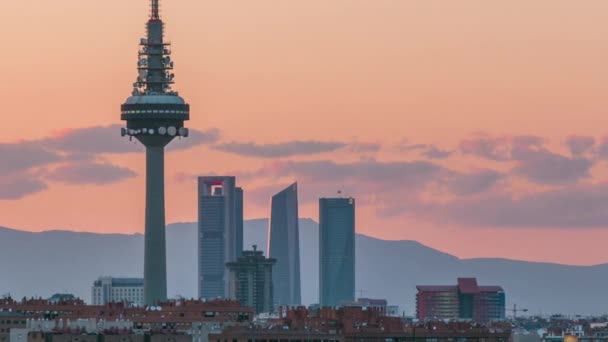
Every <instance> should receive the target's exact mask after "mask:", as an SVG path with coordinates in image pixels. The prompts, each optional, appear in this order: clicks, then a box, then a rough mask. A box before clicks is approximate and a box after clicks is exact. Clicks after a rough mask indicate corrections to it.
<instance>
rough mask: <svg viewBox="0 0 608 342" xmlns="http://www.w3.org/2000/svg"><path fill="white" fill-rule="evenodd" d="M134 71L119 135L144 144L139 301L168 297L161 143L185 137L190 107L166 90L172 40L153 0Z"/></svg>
mask: <svg viewBox="0 0 608 342" xmlns="http://www.w3.org/2000/svg"><path fill="white" fill-rule="evenodd" d="M137 70H138V76H137V80H136V82H135V83H133V91H132V96H131V97H129V98H128V99H127V100H126V102H125V103H124V104H123V105H122V106H121V112H122V114H121V119H122V120H124V121H126V127H124V128H122V129H121V135H122V136H129V139H132V138H133V137H134V138H135V139H137V140H138V141H139V142H141V143H142V144H143V145H144V146H145V147H146V227H145V256H144V302H145V304H148V305H152V304H155V303H158V302H161V301H164V300H166V299H167V266H166V241H165V183H164V178H165V177H164V172H165V171H164V168H165V150H164V148H165V146H166V145H167V144H169V143H170V142H171V141H172V140H173V139H175V138H176V137H184V138H185V137H187V136H188V129H187V128H185V127H184V121H185V120H188V119H189V118H190V106H189V105H188V104H187V103H186V102H185V101H184V99H182V98H181V97H180V96H179V94H178V93H177V92H175V91H173V90H172V89H171V85H172V84H173V76H174V75H173V73H172V70H173V61H172V60H171V44H170V43H167V42H165V41H164V24H163V22H162V20H161V19H160V15H159V1H158V0H151V13H150V19H149V20H148V23H147V37H146V38H142V39H141V41H140V49H139V58H138V61H137Z"/></svg>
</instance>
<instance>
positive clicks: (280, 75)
mask: <svg viewBox="0 0 608 342" xmlns="http://www.w3.org/2000/svg"><path fill="white" fill-rule="evenodd" d="M147 8H148V3H147V1H145V0H129V1H124V0H106V1H101V2H100V1H97V2H95V1H81V0H54V1H42V0H19V1H16V0H10V1H3V2H2V3H1V4H0V32H5V34H4V35H3V40H4V42H3V44H4V46H5V47H6V48H5V49H4V50H3V53H2V57H0V61H2V64H3V82H0V99H1V100H2V104H3V108H2V111H1V114H0V115H1V117H2V124H3V129H2V136H1V137H0V160H1V162H0V225H2V226H6V227H11V228H15V229H21V230H28V231H43V230H50V229H64V230H74V231H91V232H104V233H137V232H142V231H143V217H144V213H143V209H144V181H145V179H144V171H145V170H144V162H145V160H144V154H143V153H142V151H143V149H142V148H141V146H138V145H137V144H136V143H134V142H129V141H128V140H127V139H124V138H121V137H120V127H121V125H122V123H121V122H120V104H121V103H122V102H124V100H125V99H126V98H127V97H128V96H129V94H130V92H131V84H132V83H133V82H134V80H135V78H136V76H137V73H136V61H137V60H136V58H137V44H138V41H139V38H141V37H143V36H144V34H145V26H144V25H145V22H146V20H147V14H146V13H147ZM607 11H608V2H606V1H604V0H588V1H585V2H584V4H581V3H580V2H575V1H563V0H537V1H527V0H513V1H504V2H490V1H487V0H461V1H448V2H446V1H443V0H407V1H406V0H332V1H327V0H289V1H275V0H257V1H247V0H229V1H224V0H222V1H219V0H214V1H212V0H164V1H163V2H162V16H163V19H164V20H165V23H166V36H167V38H168V39H169V40H171V41H172V43H173V60H174V61H175V65H176V69H175V74H176V78H175V81H176V85H175V87H174V88H175V90H177V91H179V92H180V95H181V96H183V97H184V98H185V99H186V100H187V101H188V102H189V103H190V105H191V120H190V121H189V122H188V124H187V126H188V127H189V128H191V130H192V132H193V134H192V136H191V137H190V138H188V139H184V140H182V141H175V142H173V143H172V145H171V147H170V148H169V150H168V153H167V157H166V193H167V197H166V208H167V221H168V222H184V221H195V220H196V218H197V213H196V176H199V175H220V174H228V175H236V176H237V177H238V178H237V182H238V183H239V185H240V186H242V187H243V188H244V189H245V193H246V195H245V201H246V203H245V216H246V218H260V217H267V216H268V215H269V202H270V197H271V195H272V194H273V193H275V192H278V191H280V190H281V189H282V188H284V187H286V186H287V185H289V184H290V183H291V182H293V181H298V182H299V190H300V203H301V206H300V216H301V217H310V218H313V219H317V218H318V201H317V199H318V198H319V197H330V196H336V194H337V192H338V191H342V193H343V194H345V195H348V196H353V197H355V198H356V199H357V231H358V232H359V233H362V234H366V235H370V236H374V237H378V238H383V239H394V240H397V239H407V240H417V241H419V242H421V243H423V244H426V245H428V246H430V247H433V248H436V249H439V250H441V251H444V252H448V253H451V254H454V255H457V256H459V257H462V258H473V257H502V258H512V259H521V260H532V261H550V262H557V263H566V264H576V265H592V264H598V263H606V262H608V255H606V254H605V252H604V251H605V243H604V242H605V241H606V240H607V239H608V229H607V228H608V164H607V161H608V128H606V125H605V123H606V122H607V121H606V119H605V116H606V109H605V108H607V106H606V101H605V99H606V96H605V94H606V93H607V91H608V68H607V67H605V64H606V61H607V60H608V39H607V37H608V25H606V22H605V13H606V12H607Z"/></svg>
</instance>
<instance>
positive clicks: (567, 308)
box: [0, 219, 608, 314]
mask: <svg viewBox="0 0 608 342" xmlns="http://www.w3.org/2000/svg"><path fill="white" fill-rule="evenodd" d="M267 227H268V220H266V219H260V220H249V221H246V223H245V244H246V247H250V246H251V245H253V244H257V245H258V246H263V247H264V248H265V246H266V243H267V242H266V238H267V234H266V229H267ZM196 241H197V237H196V224H195V223H176V224H172V225H169V226H168V228H167V254H168V255H167V258H168V272H169V274H168V276H169V284H168V285H169V295H170V296H175V295H178V294H179V295H182V296H184V297H195V296H196V278H197V274H196V269H197V268H196V254H197V253H196ZM317 241H318V226H317V223H315V222H314V221H312V220H310V219H302V220H301V222H300V244H301V246H300V251H301V253H302V255H301V270H302V276H301V279H302V299H303V300H304V302H305V303H306V304H310V303H314V302H317V298H318V243H317ZM0 263H1V265H2V266H1V267H0V294H2V293H8V292H10V293H11V294H12V295H13V296H14V297H17V298H21V297H23V296H33V295H35V296H42V297H47V296H49V295H51V294H52V293H55V292H66V291H67V292H71V293H74V294H76V295H78V296H81V297H82V298H84V299H85V300H89V299H90V297H91V294H90V292H91V290H90V286H91V284H92V282H93V280H95V279H96V278H97V277H98V276H99V275H112V276H141V274H142V269H143V236H142V235H140V234H135V235H120V234H93V233H75V232H66V231H48V232H43V233H30V232H23V231H17V230H12V229H8V228H0ZM356 266H357V284H356V288H357V289H362V290H363V291H364V292H363V295H364V296H366V297H378V298H386V299H388V300H389V302H391V303H394V304H397V305H399V306H400V307H401V309H402V310H404V311H405V312H406V313H407V314H412V313H413V312H414V305H415V301H414V296H415V292H416V289H415V286H416V285H417V284H431V285H432V284H453V283H455V281H456V278H457V277H459V276H471V277H473V276H474V277H477V278H478V279H479V283H480V284H487V285H502V286H503V287H504V288H505V290H506V292H507V302H508V304H512V303H517V304H518V306H520V307H525V308H528V309H530V312H531V313H545V314H547V313H558V312H559V313H566V314H568V313H577V314H588V313H594V314H596V313H605V312H608V310H607V308H608V296H606V295H605V293H606V288H608V265H607V264H604V265H597V266H589V267H581V266H565V265H557V264H548V263H533V262H524V261H514V260H504V259H459V258H457V257H454V256H452V255H449V254H446V253H442V252H440V251H437V250H434V249H432V248H429V247H426V246H424V245H422V244H420V243H418V242H415V241H386V240H379V239H375V238H371V237H367V236H363V235H358V236H357V265H356Z"/></svg>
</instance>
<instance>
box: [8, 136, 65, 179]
mask: <svg viewBox="0 0 608 342" xmlns="http://www.w3.org/2000/svg"><path fill="white" fill-rule="evenodd" d="M62 159H63V158H62V156H61V155H60V154H58V153H55V152H53V151H49V150H47V149H45V148H44V147H42V146H40V145H39V144H37V143H35V142H20V143H6V144H0V176H3V175H8V174H10V173H13V172H19V171H23V170H28V169H30V168H34V167H40V166H44V165H47V164H52V163H56V162H58V161H61V160H62Z"/></svg>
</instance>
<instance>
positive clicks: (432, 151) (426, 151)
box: [397, 140, 454, 160]
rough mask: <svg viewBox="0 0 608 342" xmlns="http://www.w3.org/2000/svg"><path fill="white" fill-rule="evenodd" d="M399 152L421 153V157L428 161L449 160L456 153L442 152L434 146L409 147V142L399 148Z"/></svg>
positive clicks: (419, 145)
mask: <svg viewBox="0 0 608 342" xmlns="http://www.w3.org/2000/svg"><path fill="white" fill-rule="evenodd" d="M397 149H398V150H399V151H420V155H421V156H423V157H425V158H428V159H435V160H441V159H447V158H449V157H451V156H452V155H453V154H454V151H448V150H442V149H440V148H438V147H437V146H436V145H433V144H430V145H429V144H413V145H409V144H408V143H407V140H404V141H403V142H401V144H400V145H399V146H397Z"/></svg>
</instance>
